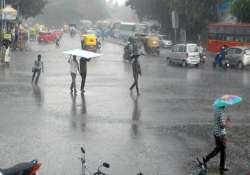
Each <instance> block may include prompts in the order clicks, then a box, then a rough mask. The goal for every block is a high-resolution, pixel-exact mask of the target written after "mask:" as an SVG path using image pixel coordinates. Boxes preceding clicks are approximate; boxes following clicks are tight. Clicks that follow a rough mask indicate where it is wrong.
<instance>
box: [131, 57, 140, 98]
mask: <svg viewBox="0 0 250 175" xmlns="http://www.w3.org/2000/svg"><path fill="white" fill-rule="evenodd" d="M138 58H139V55H134V56H133V57H132V70H133V77H134V83H133V84H132V85H131V87H130V88H129V89H130V90H131V91H132V90H133V89H134V87H136V91H137V94H138V95H140V92H139V86H138V78H139V75H140V76H141V65H140V63H139V61H138Z"/></svg>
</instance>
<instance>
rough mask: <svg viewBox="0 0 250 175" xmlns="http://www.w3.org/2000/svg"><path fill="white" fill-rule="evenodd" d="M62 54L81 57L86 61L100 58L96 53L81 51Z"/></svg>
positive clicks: (69, 51) (76, 50) (75, 50)
mask: <svg viewBox="0 0 250 175" xmlns="http://www.w3.org/2000/svg"><path fill="white" fill-rule="evenodd" d="M63 53H64V54H67V55H74V56H79V57H83V58H85V59H87V60H90V59H91V58H96V57H100V56H102V54H98V53H94V52H90V51H86V50H81V49H74V50H68V51H64V52H63Z"/></svg>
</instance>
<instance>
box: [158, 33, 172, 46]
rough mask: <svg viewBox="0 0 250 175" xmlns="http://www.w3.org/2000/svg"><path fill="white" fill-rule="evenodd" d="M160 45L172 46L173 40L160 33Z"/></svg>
mask: <svg viewBox="0 0 250 175" xmlns="http://www.w3.org/2000/svg"><path fill="white" fill-rule="evenodd" d="M159 38H160V46H161V48H164V49H170V48H171V47H172V46H173V42H172V41H171V40H169V39H167V36H166V35H160V37H159Z"/></svg>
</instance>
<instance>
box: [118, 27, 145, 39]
mask: <svg viewBox="0 0 250 175" xmlns="http://www.w3.org/2000/svg"><path fill="white" fill-rule="evenodd" d="M147 33H149V26H148V25H147V24H142V23H120V27H119V38H120V39H122V40H124V41H127V40H128V38H129V37H130V36H132V37H134V36H135V34H147Z"/></svg>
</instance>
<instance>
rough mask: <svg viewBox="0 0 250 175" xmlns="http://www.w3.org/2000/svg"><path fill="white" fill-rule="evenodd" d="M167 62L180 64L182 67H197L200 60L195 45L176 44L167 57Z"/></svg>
mask: <svg viewBox="0 0 250 175" xmlns="http://www.w3.org/2000/svg"><path fill="white" fill-rule="evenodd" d="M167 60H168V62H169V63H170V64H171V63H177V64H181V65H182V66H183V67H187V66H188V65H195V66H197V67H198V66H199V64H200V62H201V59H200V54H199V50H198V46H197V44H192V43H188V44H176V45H174V46H173V48H172V50H171V52H170V53H169V55H168V57H167Z"/></svg>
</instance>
